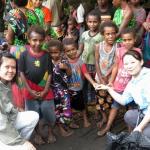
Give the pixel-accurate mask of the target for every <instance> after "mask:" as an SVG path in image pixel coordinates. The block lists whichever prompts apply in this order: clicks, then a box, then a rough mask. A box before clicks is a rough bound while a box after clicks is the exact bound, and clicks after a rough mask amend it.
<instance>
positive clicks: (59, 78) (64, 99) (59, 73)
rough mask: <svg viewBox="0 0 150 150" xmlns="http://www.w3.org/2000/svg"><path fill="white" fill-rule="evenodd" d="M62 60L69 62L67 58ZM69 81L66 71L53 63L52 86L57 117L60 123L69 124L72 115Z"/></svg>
mask: <svg viewBox="0 0 150 150" xmlns="http://www.w3.org/2000/svg"><path fill="white" fill-rule="evenodd" d="M61 62H62V63H65V64H67V62H66V61H65V60H62V61H61ZM67 82H68V77H67V74H66V72H65V71H64V70H61V69H60V68H59V64H53V75H52V87H53V91H54V96H55V107H56V118H57V121H58V123H62V124H69V123H70V121H71V116H72V113H71V108H70V95H69V92H68V87H67Z"/></svg>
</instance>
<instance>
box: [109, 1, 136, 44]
mask: <svg viewBox="0 0 150 150" xmlns="http://www.w3.org/2000/svg"><path fill="white" fill-rule="evenodd" d="M112 3H113V6H114V7H116V8H117V10H116V11H115V14H114V18H113V22H114V23H115V24H116V25H117V26H118V28H119V30H118V33H117V38H119V37H120V34H121V32H122V31H123V30H124V29H125V28H127V27H128V28H134V27H135V26H136V20H135V17H134V15H133V10H132V9H131V7H130V6H129V5H130V4H129V3H128V0H113V1H112ZM117 42H122V39H121V38H119V39H118V40H117Z"/></svg>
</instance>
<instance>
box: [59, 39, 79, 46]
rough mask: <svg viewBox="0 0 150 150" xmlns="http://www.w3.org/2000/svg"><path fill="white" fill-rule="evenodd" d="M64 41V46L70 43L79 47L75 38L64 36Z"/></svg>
mask: <svg viewBox="0 0 150 150" xmlns="http://www.w3.org/2000/svg"><path fill="white" fill-rule="evenodd" d="M62 42H63V46H64V47H65V46H68V45H74V46H75V47H77V43H76V41H75V40H74V38H64V39H63V41H62Z"/></svg>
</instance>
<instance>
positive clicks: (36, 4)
mask: <svg viewBox="0 0 150 150" xmlns="http://www.w3.org/2000/svg"><path fill="white" fill-rule="evenodd" d="M42 2H43V0H32V3H33V7H34V8H38V7H41V6H42Z"/></svg>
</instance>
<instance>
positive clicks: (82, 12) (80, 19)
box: [77, 4, 85, 23]
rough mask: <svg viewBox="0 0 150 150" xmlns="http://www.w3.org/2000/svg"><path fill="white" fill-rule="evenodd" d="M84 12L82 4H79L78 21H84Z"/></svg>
mask: <svg viewBox="0 0 150 150" xmlns="http://www.w3.org/2000/svg"><path fill="white" fill-rule="evenodd" d="M84 14H85V10H84V8H83V5H82V4H80V5H79V7H78V8H77V22H78V23H82V22H84Z"/></svg>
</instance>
